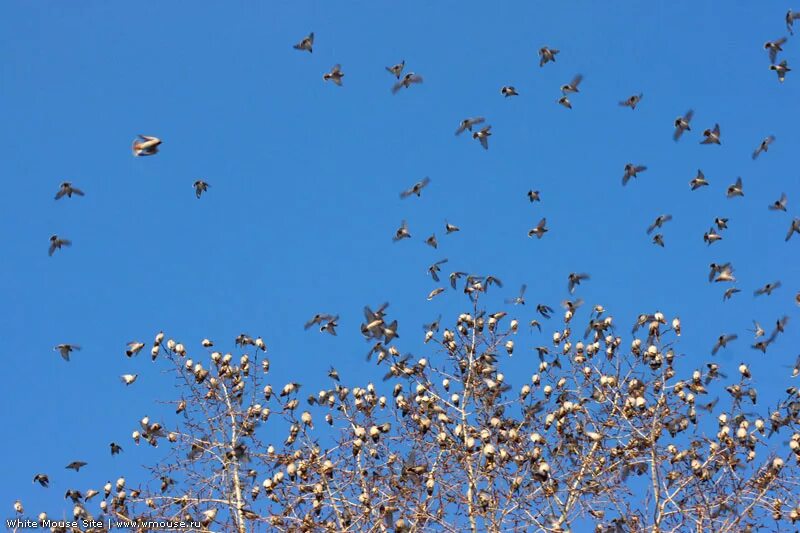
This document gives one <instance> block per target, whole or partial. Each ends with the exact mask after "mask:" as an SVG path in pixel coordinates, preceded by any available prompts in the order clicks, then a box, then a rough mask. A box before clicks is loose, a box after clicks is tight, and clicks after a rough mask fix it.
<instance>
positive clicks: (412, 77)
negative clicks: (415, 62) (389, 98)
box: [392, 72, 422, 94]
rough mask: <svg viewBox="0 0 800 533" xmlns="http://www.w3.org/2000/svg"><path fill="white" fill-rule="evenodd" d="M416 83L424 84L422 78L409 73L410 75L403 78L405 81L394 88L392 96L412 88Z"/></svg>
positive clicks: (399, 82) (396, 84) (402, 80)
mask: <svg viewBox="0 0 800 533" xmlns="http://www.w3.org/2000/svg"><path fill="white" fill-rule="evenodd" d="M415 83H422V76H419V75H417V74H414V73H413V72H409V73H408V74H406V75H405V76H403V79H401V80H400V81H398V82H397V83H395V84H394V86H392V94H396V93H397V91H399V90H400V89H403V88H406V89H408V88H409V87H411V85H412V84H415Z"/></svg>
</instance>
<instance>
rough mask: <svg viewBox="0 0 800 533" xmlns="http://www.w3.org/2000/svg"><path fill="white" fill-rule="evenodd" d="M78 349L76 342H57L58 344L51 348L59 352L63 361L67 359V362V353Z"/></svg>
mask: <svg viewBox="0 0 800 533" xmlns="http://www.w3.org/2000/svg"><path fill="white" fill-rule="evenodd" d="M80 349H81V347H80V346H78V345H77V344H59V345H58V346H56V347H55V348H53V350H55V351H57V352H58V353H59V354H61V358H62V359H64V361H67V362H69V355H70V354H71V353H72V352H74V351H78V350H80Z"/></svg>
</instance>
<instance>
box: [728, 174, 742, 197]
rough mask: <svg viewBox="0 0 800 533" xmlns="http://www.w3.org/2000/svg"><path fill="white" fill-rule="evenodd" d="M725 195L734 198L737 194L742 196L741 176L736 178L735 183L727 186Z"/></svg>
mask: <svg viewBox="0 0 800 533" xmlns="http://www.w3.org/2000/svg"><path fill="white" fill-rule="evenodd" d="M725 195H726V196H727V197H728V198H735V197H737V196H744V188H743V187H742V178H736V183H734V184H733V185H729V186H728V190H727V191H726V193H725Z"/></svg>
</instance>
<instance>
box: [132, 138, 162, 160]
mask: <svg viewBox="0 0 800 533" xmlns="http://www.w3.org/2000/svg"><path fill="white" fill-rule="evenodd" d="M160 145H161V139H159V138H158V137H153V136H151V135H141V134H140V135H139V136H138V138H136V139H134V140H133V144H132V146H131V149H132V150H133V155H134V156H135V157H145V156H148V155H156V154H157V153H158V147H159V146H160Z"/></svg>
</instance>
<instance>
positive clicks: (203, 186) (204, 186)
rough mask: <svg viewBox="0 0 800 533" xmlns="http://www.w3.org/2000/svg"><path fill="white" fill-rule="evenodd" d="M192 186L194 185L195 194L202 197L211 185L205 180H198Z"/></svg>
mask: <svg viewBox="0 0 800 533" xmlns="http://www.w3.org/2000/svg"><path fill="white" fill-rule="evenodd" d="M192 187H194V195H195V196H197V197H198V198H200V197H201V196H202V195H203V193H204V192H206V191H207V190H208V188H209V187H210V185H209V184H208V183H206V182H205V181H203V180H197V181H195V182H194V183H193V184H192Z"/></svg>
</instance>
